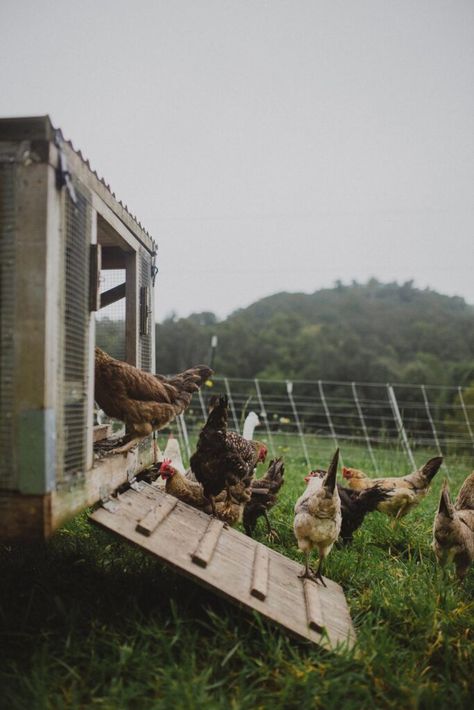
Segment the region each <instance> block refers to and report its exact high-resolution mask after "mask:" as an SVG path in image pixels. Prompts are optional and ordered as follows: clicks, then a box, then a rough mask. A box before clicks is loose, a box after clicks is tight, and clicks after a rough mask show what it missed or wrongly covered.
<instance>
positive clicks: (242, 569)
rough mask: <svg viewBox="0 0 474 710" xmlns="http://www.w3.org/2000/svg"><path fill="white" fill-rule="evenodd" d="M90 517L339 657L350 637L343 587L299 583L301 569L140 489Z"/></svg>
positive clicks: (173, 500) (141, 484)
mask: <svg viewBox="0 0 474 710" xmlns="http://www.w3.org/2000/svg"><path fill="white" fill-rule="evenodd" d="M90 518H91V519H92V520H93V521H94V522H95V523H98V524H99V525H102V526H103V527H105V528H108V529H109V530H112V531H113V532H115V533H117V534H118V535H120V536H121V537H124V538H125V539H127V540H130V541H131V542H133V543H135V544H136V545H139V546H140V547H142V548H143V549H145V550H147V551H148V552H151V553H152V554H154V555H156V556H157V557H158V558H159V559H160V560H161V561H162V562H164V563H165V564H167V565H170V566H171V567H173V569H175V570H176V571H177V572H178V573H180V574H183V575H185V576H187V577H190V578H191V579H193V580H194V581H196V582H198V583H199V584H201V585H203V586H205V587H208V588H209V589H212V590H213V591H214V592H216V593H217V594H220V595H222V596H224V597H226V598H227V599H229V600H230V601H232V602H234V603H237V604H239V605H241V606H244V607H246V608H248V609H255V610H256V611H258V612H260V613H261V614H262V615H263V616H265V617H266V618H267V619H270V620H271V621H273V622H275V623H276V624H278V625H279V626H281V627H283V628H284V629H286V630H288V631H290V632H291V633H292V634H295V635H296V636H298V637H300V638H302V639H307V640H309V641H312V642H314V643H317V644H319V645H321V646H323V647H325V648H329V649H332V650H337V648H338V647H341V646H349V647H351V646H352V645H353V644H354V641H355V633H354V629H353V626H352V621H351V617H350V614H349V610H348V607H347V603H346V599H345V597H344V592H343V590H342V588H341V587H340V586H339V585H338V584H336V583H335V582H333V581H331V580H330V579H327V578H325V582H326V584H327V588H324V587H323V586H321V585H318V584H316V583H315V582H313V581H310V580H306V579H305V580H302V579H299V578H298V574H300V573H301V570H302V565H301V564H298V563H297V562H294V561H293V560H290V559H288V558H287V557H285V556H284V555H281V554H280V553H278V552H275V551H274V550H270V549H269V548H268V547H266V546H265V545H262V544H261V543H259V542H256V541H255V540H252V538H250V537H247V535H244V534H243V533H240V532H238V531H237V530H234V529H232V528H229V527H228V526H227V525H225V524H224V523H223V522H221V521H220V520H216V519H214V518H211V517H210V516H209V515H207V514H206V513H203V512H201V511H199V510H195V509H194V508H192V507H191V506H189V505H187V504H186V503H183V502H182V501H179V500H178V499H177V498H174V497H173V496H170V495H167V494H166V493H164V492H163V491H162V490H160V489H158V488H156V487H155V486H151V485H148V484H147V483H144V482H139V483H134V484H133V486H132V487H131V488H129V489H128V490H127V491H125V492H124V493H122V494H120V495H119V496H118V498H114V499H113V501H109V502H108V503H107V504H106V507H101V508H98V509H97V510H96V511H95V512H93V513H92V514H91V515H90Z"/></svg>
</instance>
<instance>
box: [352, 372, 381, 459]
mask: <svg viewBox="0 0 474 710" xmlns="http://www.w3.org/2000/svg"><path fill="white" fill-rule="evenodd" d="M352 394H353V396H354V402H355V404H356V408H357V412H358V414H359V419H360V423H361V426H362V431H363V432H364V436H365V441H366V443H367V448H368V450H369V454H370V458H371V459H372V463H373V466H374V468H375V473H378V472H379V468H378V466H377V460H376V458H375V456H374V452H373V449H372V444H371V443H370V437H369V432H368V430H367V427H366V425H365V419H364V414H363V412H362V407H361V406H360V402H359V395H358V394H357V388H356V383H355V382H353V383H352Z"/></svg>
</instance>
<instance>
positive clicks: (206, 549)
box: [191, 518, 224, 567]
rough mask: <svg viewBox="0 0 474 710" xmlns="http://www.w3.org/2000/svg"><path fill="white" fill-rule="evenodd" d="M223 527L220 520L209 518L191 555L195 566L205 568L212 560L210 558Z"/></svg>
mask: <svg viewBox="0 0 474 710" xmlns="http://www.w3.org/2000/svg"><path fill="white" fill-rule="evenodd" d="M223 527H224V523H223V522H222V520H217V519H216V518H211V520H210V521H209V525H208V526H207V529H206V532H205V533H204V535H203V536H202V538H201V539H200V540H199V543H198V546H197V547H196V549H195V551H194V552H193V554H192V555H191V557H192V560H193V562H194V563H195V564H197V565H199V566H200V567H207V565H208V564H209V562H210V561H211V560H212V556H213V554H214V550H215V549H216V545H217V542H218V540H219V538H220V535H221V532H222V528H223Z"/></svg>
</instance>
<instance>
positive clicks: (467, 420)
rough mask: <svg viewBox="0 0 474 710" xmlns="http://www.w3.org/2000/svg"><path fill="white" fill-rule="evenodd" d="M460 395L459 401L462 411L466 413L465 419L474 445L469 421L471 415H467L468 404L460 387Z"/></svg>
mask: <svg viewBox="0 0 474 710" xmlns="http://www.w3.org/2000/svg"><path fill="white" fill-rule="evenodd" d="M458 394H459V401H460V402H461V407H462V411H463V412H464V419H465V420H466V426H467V430H468V432H469V436H470V437H471V441H472V443H473V444H474V435H473V433H472V428H471V422H470V421H469V415H468V413H467V408H466V404H465V402H464V397H463V396H462V389H461V387H458Z"/></svg>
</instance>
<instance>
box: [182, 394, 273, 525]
mask: <svg viewBox="0 0 474 710" xmlns="http://www.w3.org/2000/svg"><path fill="white" fill-rule="evenodd" d="M227 404H228V398H227V396H226V395H222V396H220V397H219V398H217V399H216V400H214V401H213V403H212V409H211V411H210V413H209V416H208V418H207V421H206V423H205V425H204V427H203V428H202V430H201V433H200V434H199V439H198V442H197V447H196V451H195V452H194V454H193V455H192V456H191V459H190V461H189V463H190V465H191V469H192V471H193V473H194V475H195V477H196V480H197V481H199V483H201V484H202V487H203V490H204V495H205V496H206V498H207V499H208V500H209V502H210V504H211V508H212V512H213V514H214V515H216V508H215V503H214V498H215V497H216V496H217V495H218V494H219V493H220V492H221V491H223V490H224V489H225V490H226V491H227V496H228V501H229V502H232V500H233V497H232V490H231V489H232V487H233V486H235V485H237V484H239V483H240V482H244V484H246V485H247V486H248V487H250V483H251V481H252V477H253V471H254V468H255V466H256V465H257V463H258V462H259V461H264V460H265V457H266V455H267V447H266V446H265V445H264V444H262V443H261V442H259V441H247V440H246V439H244V438H243V437H242V436H240V435H239V434H236V433H235V432H233V431H227Z"/></svg>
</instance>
